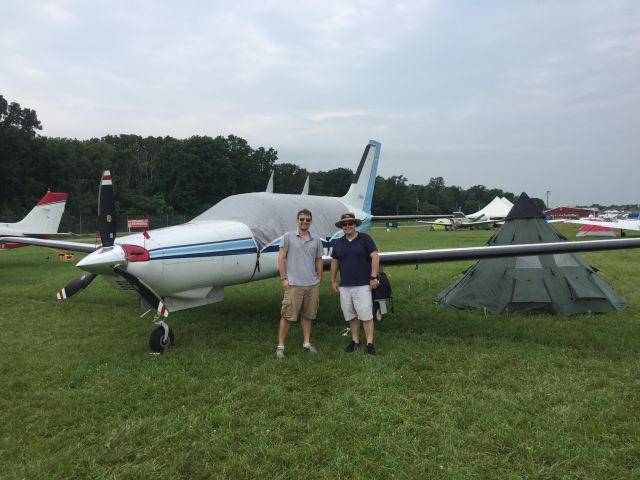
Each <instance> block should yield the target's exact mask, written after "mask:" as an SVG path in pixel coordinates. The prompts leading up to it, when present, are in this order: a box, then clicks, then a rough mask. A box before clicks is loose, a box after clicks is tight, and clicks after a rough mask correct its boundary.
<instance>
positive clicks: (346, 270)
mask: <svg viewBox="0 0 640 480" xmlns="http://www.w3.org/2000/svg"><path fill="white" fill-rule="evenodd" d="M377 250H378V247H377V246H376V242H374V241H373V238H371V237H370V236H369V235H367V234H366V233H358V236H357V237H356V238H354V239H353V240H351V241H349V240H347V237H346V236H345V237H341V238H339V239H338V240H336V243H335V245H334V246H333V250H332V251H331V257H332V258H335V259H336V260H338V262H340V263H339V269H340V286H341V287H358V286H362V285H369V282H370V281H371V252H375V251H377Z"/></svg>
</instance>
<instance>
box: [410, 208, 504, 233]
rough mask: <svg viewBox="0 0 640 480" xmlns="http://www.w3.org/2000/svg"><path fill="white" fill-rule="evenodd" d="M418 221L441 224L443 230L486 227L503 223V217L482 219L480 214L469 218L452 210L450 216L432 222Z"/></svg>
mask: <svg viewBox="0 0 640 480" xmlns="http://www.w3.org/2000/svg"><path fill="white" fill-rule="evenodd" d="M418 222H420V223H425V224H427V225H431V227H432V228H435V227H436V226H441V227H444V229H445V230H457V229H459V228H469V229H472V230H473V229H474V228H478V227H486V228H490V227H494V226H495V225H497V224H502V223H504V219H500V220H483V217H482V216H480V217H477V218H474V219H471V218H469V217H467V216H466V215H465V214H464V213H462V212H453V216H452V217H450V218H445V217H440V218H437V219H436V220H434V221H433V222H430V221H425V220H418Z"/></svg>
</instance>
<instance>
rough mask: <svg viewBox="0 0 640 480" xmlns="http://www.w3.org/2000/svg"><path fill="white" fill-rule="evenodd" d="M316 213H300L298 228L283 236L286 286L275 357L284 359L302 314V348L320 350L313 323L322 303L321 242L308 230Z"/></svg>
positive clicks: (280, 255)
mask: <svg viewBox="0 0 640 480" xmlns="http://www.w3.org/2000/svg"><path fill="white" fill-rule="evenodd" d="M312 219H313V216H312V215H311V212H310V211H309V210H306V209H304V210H300V211H299V212H298V216H297V220H298V228H297V230H293V231H290V232H287V233H285V234H284V236H283V237H282V243H281V244H280V250H279V252H278V271H279V272H280V280H281V282H282V287H283V288H284V297H283V299H282V310H281V312H280V313H281V316H280V328H279V330H278V347H277V348H276V357H277V358H279V359H283V358H284V341H285V339H286V338H287V333H288V332H289V326H290V325H291V323H292V322H295V321H297V319H298V314H301V317H300V326H301V327H302V337H303V344H302V348H303V349H304V350H305V351H306V352H309V353H317V350H316V347H315V346H314V345H313V344H312V343H311V325H312V323H313V320H315V318H316V314H317V312H318V305H319V304H320V281H321V280H322V242H321V241H320V237H318V236H316V235H313V234H312V233H311V232H310V231H309V227H311V222H312Z"/></svg>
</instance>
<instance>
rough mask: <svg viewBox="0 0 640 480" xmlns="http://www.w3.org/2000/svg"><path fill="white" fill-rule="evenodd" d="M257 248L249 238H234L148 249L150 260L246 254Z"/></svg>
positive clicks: (253, 251) (255, 250) (254, 251)
mask: <svg viewBox="0 0 640 480" xmlns="http://www.w3.org/2000/svg"><path fill="white" fill-rule="evenodd" d="M257 251H258V248H257V247H256V244H255V243H254V242H253V240H252V239H251V238H236V239H233V240H222V241H217V242H205V243H192V244H187V245H175V246H172V247H162V248H155V249H152V250H149V256H150V259H151V260H164V259H169V258H193V257H218V256H222V255H246V254H251V253H256V252H257Z"/></svg>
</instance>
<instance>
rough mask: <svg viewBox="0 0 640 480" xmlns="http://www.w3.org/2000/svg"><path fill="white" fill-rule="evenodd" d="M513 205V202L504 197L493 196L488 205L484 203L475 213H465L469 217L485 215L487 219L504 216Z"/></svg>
mask: <svg viewBox="0 0 640 480" xmlns="http://www.w3.org/2000/svg"><path fill="white" fill-rule="evenodd" d="M512 207H513V203H511V202H510V201H509V200H507V199H506V198H504V197H502V198H500V197H495V198H494V199H493V200H491V202H489V204H488V205H486V206H485V207H484V208H482V209H481V210H478V211H477V212H476V213H472V214H471V215H467V216H468V217H469V218H474V219H475V218H479V217H485V218H488V219H492V218H504V217H506V216H507V214H508V213H509V210H511V208H512Z"/></svg>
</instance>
